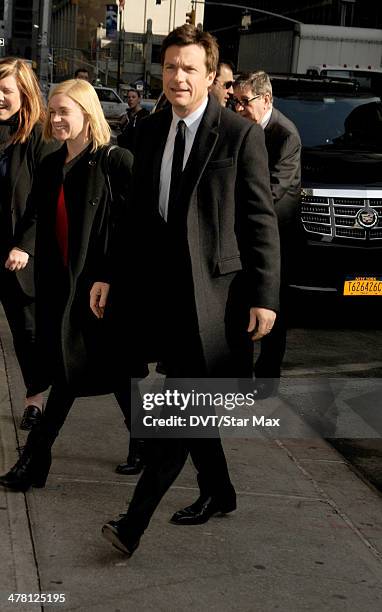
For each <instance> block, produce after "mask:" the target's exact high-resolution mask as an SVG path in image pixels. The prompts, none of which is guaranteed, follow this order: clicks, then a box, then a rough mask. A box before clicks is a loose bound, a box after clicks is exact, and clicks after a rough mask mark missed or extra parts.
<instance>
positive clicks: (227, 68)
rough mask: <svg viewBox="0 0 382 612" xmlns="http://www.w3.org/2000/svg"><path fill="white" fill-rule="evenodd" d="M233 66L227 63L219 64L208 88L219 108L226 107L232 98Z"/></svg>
mask: <svg viewBox="0 0 382 612" xmlns="http://www.w3.org/2000/svg"><path fill="white" fill-rule="evenodd" d="M233 83H234V76H233V66H232V64H229V63H227V62H219V63H218V67H217V70H216V77H215V78H214V82H213V83H212V85H211V87H210V88H209V91H210V93H212V95H213V96H215V98H216V99H217V101H218V102H219V104H220V105H221V106H224V107H226V106H228V104H229V101H230V99H231V98H232V96H233Z"/></svg>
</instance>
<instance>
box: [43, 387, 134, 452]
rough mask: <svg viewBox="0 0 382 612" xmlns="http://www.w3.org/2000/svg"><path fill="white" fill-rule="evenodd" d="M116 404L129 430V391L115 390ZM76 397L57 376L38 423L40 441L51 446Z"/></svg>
mask: <svg viewBox="0 0 382 612" xmlns="http://www.w3.org/2000/svg"><path fill="white" fill-rule="evenodd" d="M114 395H115V397H116V399H117V402H118V405H119V407H120V408H121V411H122V414H123V416H124V417H125V423H126V425H127V428H128V429H129V431H130V427H131V411H130V391H129V390H127V391H125V390H123V391H119V392H115V394H114ZM75 399H76V396H75V394H74V393H73V392H72V391H71V389H70V387H69V386H68V384H67V383H66V381H65V380H64V378H63V377H62V376H60V377H59V378H57V379H56V380H55V381H54V382H53V384H52V387H51V390H50V393H49V396H48V399H47V402H46V406H45V410H44V414H43V416H42V419H41V425H40V443H41V444H43V445H44V446H45V445H46V446H47V447H49V448H50V447H51V446H52V445H53V443H54V441H55V439H56V438H57V436H58V435H59V433H60V430H61V427H62V426H63V425H64V423H65V421H66V417H67V416H68V414H69V412H70V409H71V407H72V406H73V403H74V401H75Z"/></svg>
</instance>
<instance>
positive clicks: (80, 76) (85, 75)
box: [77, 70, 89, 81]
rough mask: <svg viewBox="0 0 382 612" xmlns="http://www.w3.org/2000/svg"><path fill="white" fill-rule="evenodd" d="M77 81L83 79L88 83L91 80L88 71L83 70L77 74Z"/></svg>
mask: <svg viewBox="0 0 382 612" xmlns="http://www.w3.org/2000/svg"><path fill="white" fill-rule="evenodd" d="M77 79H83V80H84V81H88V80H89V73H88V71H87V70H81V71H80V72H79V73H78V74H77Z"/></svg>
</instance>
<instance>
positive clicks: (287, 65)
mask: <svg viewBox="0 0 382 612" xmlns="http://www.w3.org/2000/svg"><path fill="white" fill-rule="evenodd" d="M323 64H326V65H327V66H329V65H333V66H336V67H337V68H341V67H343V68H344V69H346V68H349V67H354V68H356V67H357V68H358V69H365V70H369V71H370V70H373V69H376V70H378V69H380V68H381V67H382V30H377V29H372V28H347V27H344V26H327V25H315V24H305V23H304V24H303V23H297V24H295V26H294V29H293V30H283V31H268V32H255V33H250V34H245V33H243V34H242V35H241V37H240V46H239V59H238V70H239V71H240V72H242V71H245V72H252V71H254V70H265V71H266V72H286V73H300V74H304V73H306V72H307V71H308V70H310V69H312V67H314V66H322V65H323ZM345 64H346V66H345ZM336 76H339V74H338V72H337V74H336ZM344 76H346V75H344Z"/></svg>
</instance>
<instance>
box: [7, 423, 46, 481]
mask: <svg viewBox="0 0 382 612" xmlns="http://www.w3.org/2000/svg"><path fill="white" fill-rule="evenodd" d="M36 429H37V428H35V429H33V430H32V431H31V432H30V434H29V436H28V439H27V443H26V445H25V446H24V448H23V451H22V453H21V456H20V459H19V460H18V461H17V462H16V463H15V465H14V466H13V467H12V468H11V469H10V470H9V472H7V473H6V474H4V475H3V476H0V485H2V486H3V487H7V488H8V489H12V490H14V491H23V492H25V491H27V490H28V489H29V488H30V487H31V486H33V487H44V486H45V482H46V479H47V478H48V474H49V470H50V466H51V463H52V456H51V451H50V446H47V444H46V443H44V440H43V438H42V436H41V435H40V433H39V432H37V431H36Z"/></svg>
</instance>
